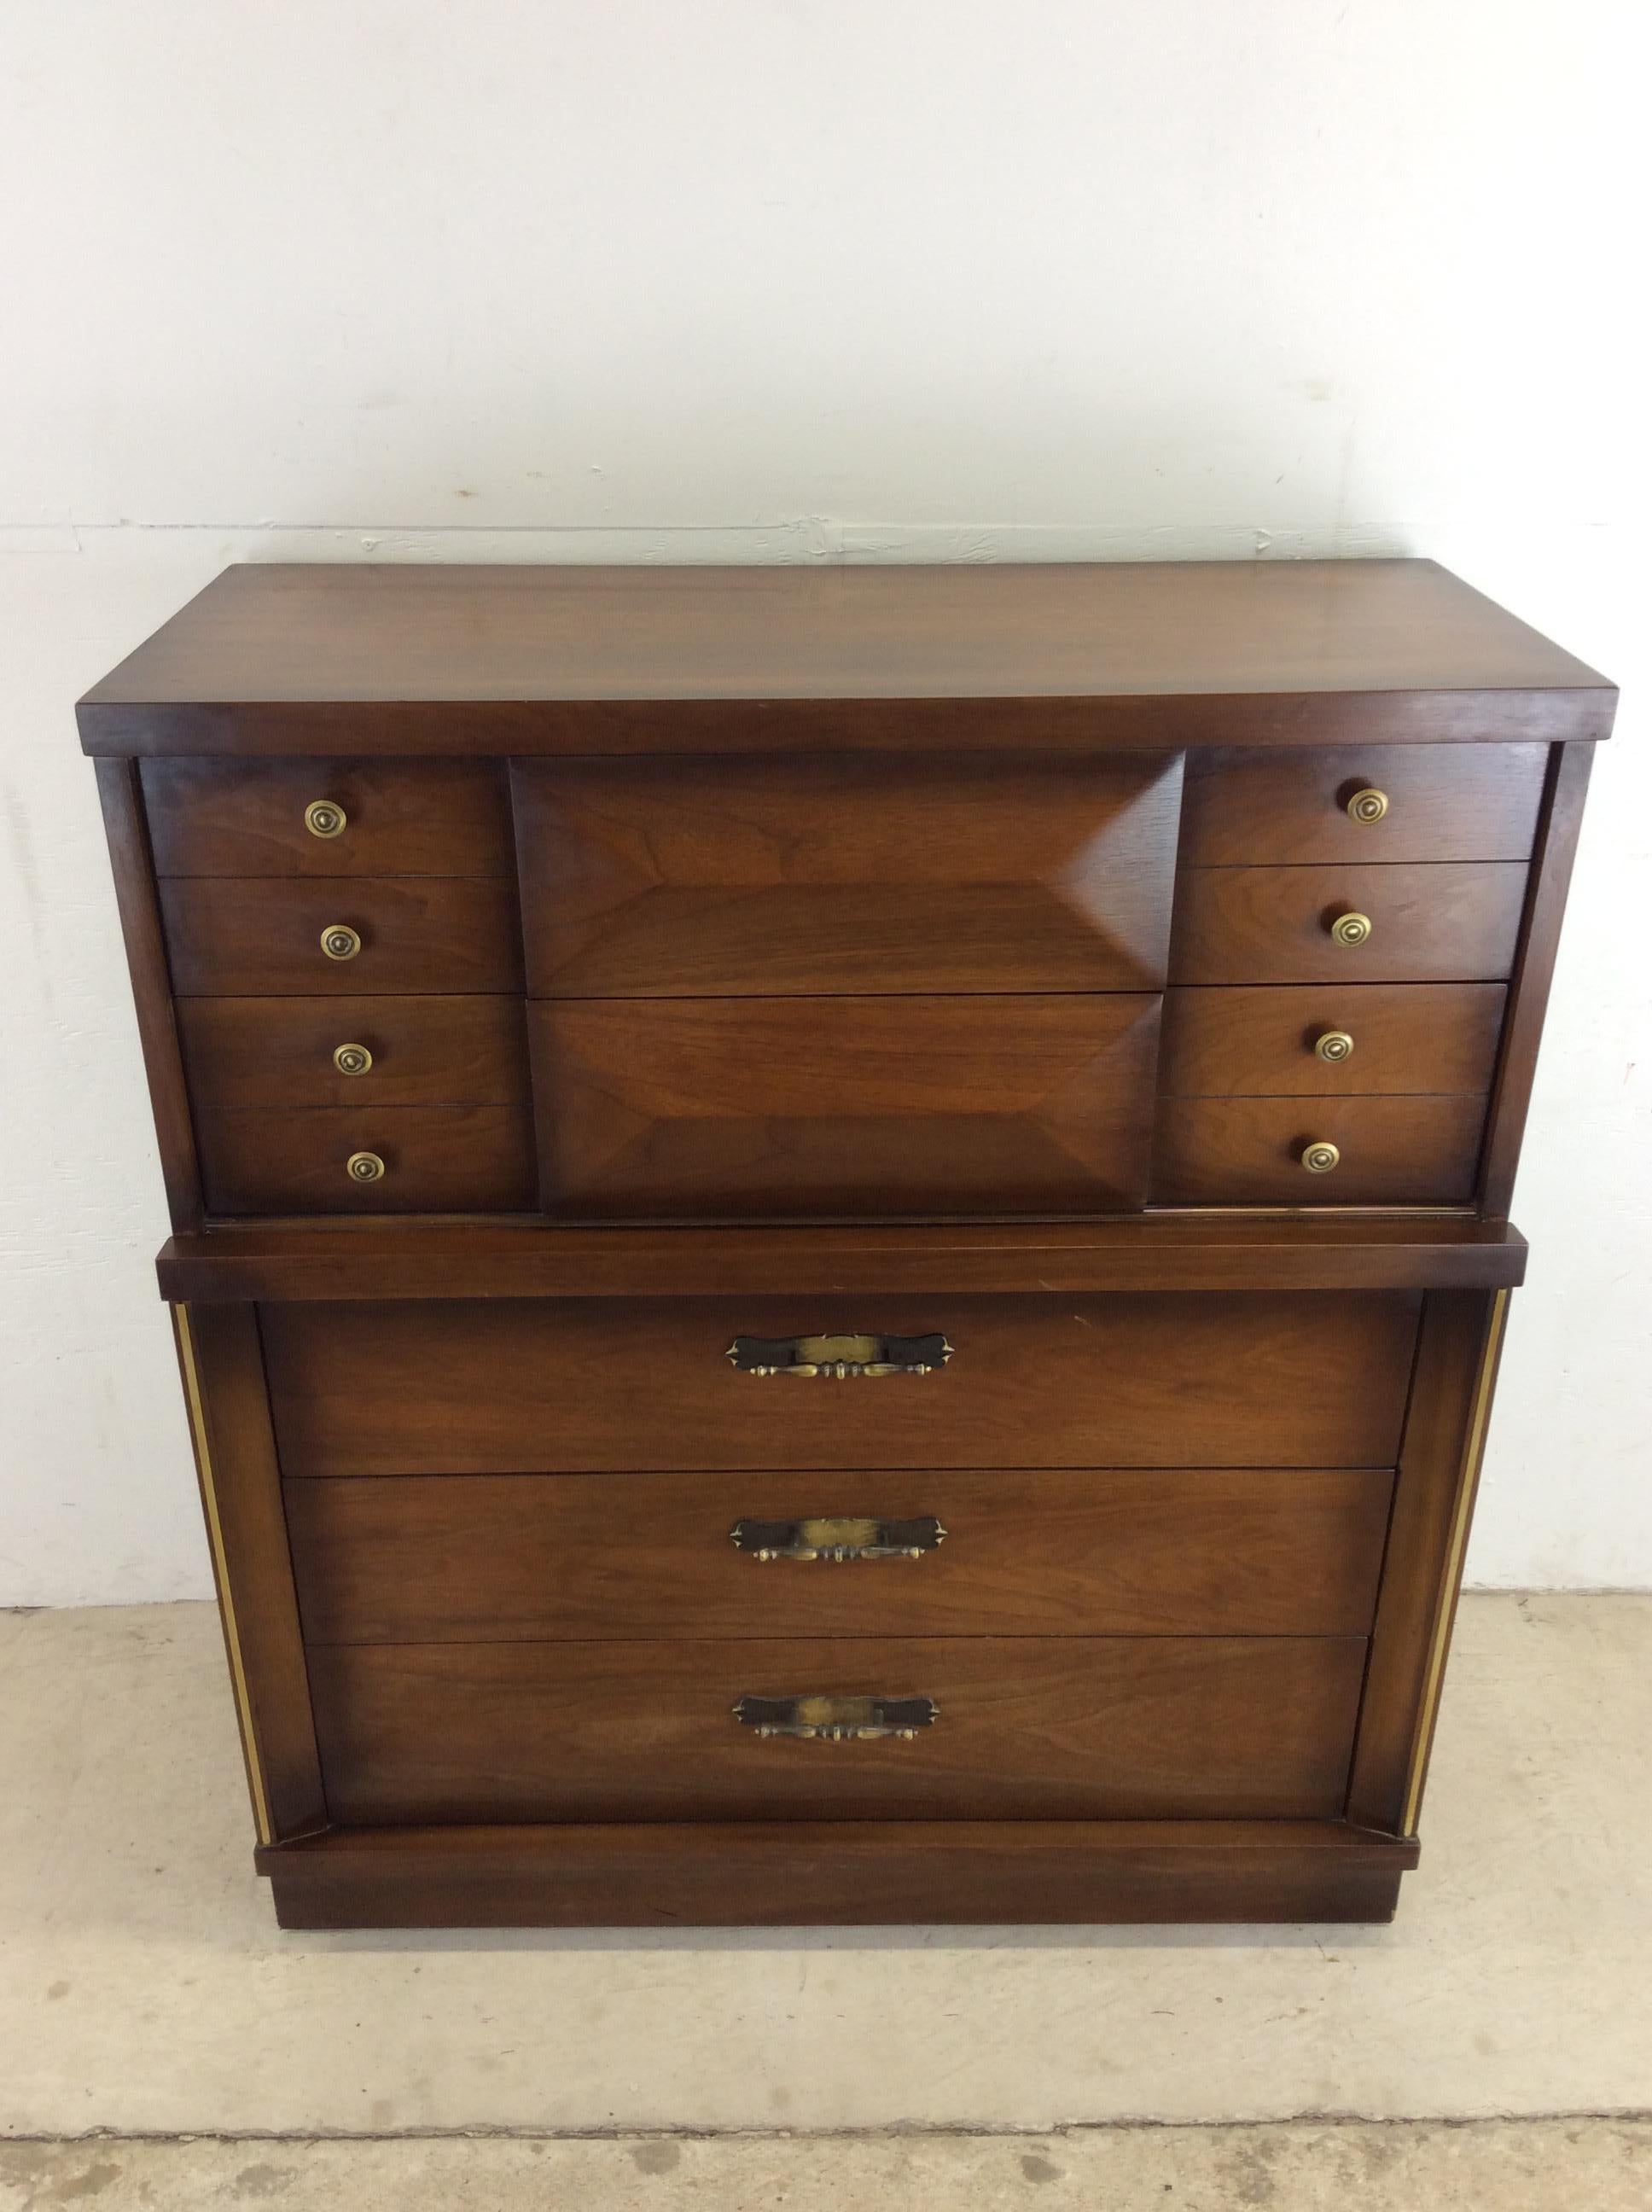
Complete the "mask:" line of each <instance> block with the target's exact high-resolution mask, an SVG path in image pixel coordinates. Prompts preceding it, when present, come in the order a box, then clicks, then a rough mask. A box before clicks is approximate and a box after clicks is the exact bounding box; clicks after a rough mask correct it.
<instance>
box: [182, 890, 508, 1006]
mask: <svg viewBox="0 0 1652 2212" xmlns="http://www.w3.org/2000/svg"><path fill="white" fill-rule="evenodd" d="M160 889H161V916H162V920H163V921H164V923H165V926H166V933H167V959H168V961H169V962H170V963H171V966H172V980H173V990H174V991H175V992H176V993H177V994H178V995H179V998H212V997H224V998H240V997H252V998H262V997H265V996H283V995H288V994H302V995H305V996H309V995H310V994H323V993H325V994H326V995H327V996H329V997H340V998H343V997H346V996H349V997H352V998H354V997H359V996H361V995H363V994H371V995H374V996H377V995H379V994H396V995H398V996H399V995H400V994H402V993H404V992H410V993H419V992H446V991H454V992H467V991H519V990H520V989H521V987H522V959H521V939H520V935H519V931H518V928H517V921H516V895H515V886H514V885H513V884H510V883H507V882H505V881H503V880H495V879H489V878H485V877H477V876H470V877H455V878H440V877H434V876H433V877H425V878H419V877H416V876H401V877H390V876H384V877H373V878H367V877H363V878H353V879H352V880H350V881H349V882H347V883H337V884H328V883H309V882H305V881H302V880H298V881H290V882H284V883H283V882H281V881H278V880H274V879H271V880H269V881H266V882H264V883H260V884H256V885H254V884H246V883H241V882H237V881H235V880H234V879H233V878H225V877H195V878H187V877H173V878H170V879H169V880H167V881H166V882H163V883H162V884H161V887H160ZM324 939H325V945H324V942H323V940H324Z"/></svg>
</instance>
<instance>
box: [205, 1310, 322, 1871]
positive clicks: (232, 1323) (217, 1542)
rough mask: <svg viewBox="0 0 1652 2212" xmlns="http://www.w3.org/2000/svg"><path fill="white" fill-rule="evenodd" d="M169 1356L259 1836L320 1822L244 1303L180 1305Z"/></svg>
mask: <svg viewBox="0 0 1652 2212" xmlns="http://www.w3.org/2000/svg"><path fill="white" fill-rule="evenodd" d="M176 1328H177V1336H178V1360H179V1370H180V1373H181V1376H182V1380H183V1384H184V1397H185V1405H186V1407H187V1408H188V1412H189V1418H190V1429H191V1437H192V1438H193V1442H194V1445H195V1463H196V1472H197V1476H198V1478H199V1481H200V1486H201V1503H202V1507H203V1512H204V1515H205V1518H206V1524H207V1537H208V1542H209V1547H210V1552H211V1555H212V1571H213V1577H214V1580H215V1582H216V1587H217V1591H218V1606H219V1611H220V1613H221V1615H222V1620H223V1630H224V1644H225V1649H226V1652H227V1654H228V1660H229V1670H230V1676H231V1680H232V1683H233V1686H234V1693H235V1704H236V1711H237V1717H238V1718H239V1719H240V1727H241V1748H242V1751H243V1753H244V1754H245V1756H246V1775H247V1784H248V1787H249V1789H250V1790H251V1792H252V1809H253V1818H254V1821H255V1824H256V1826H257V1827H258V1837H259V1840H260V1842H263V1843H270V1842H276V1841H279V1840H281V1839H282V1838H286V1837H289V1836H301V1835H305V1834H307V1833H309V1832H311V1831H312V1830H314V1829H317V1828H319V1827H323V1826H325V1825H326V1822H327V1818H328V1812H327V1805H326V1801H325V1797H324V1796H323V1794H322V1787H321V1770H320V1766H319V1762H318V1759H317V1753H316V1742H315V1728H314V1723H313V1720H312V1718H311V1714H310V1692H309V1682H308V1677H307V1673H306V1669H305V1662H304V1650H303V1645H302V1644H301V1639H300V1634H299V1625H298V1607H297V1604H296V1602H295V1597H294V1592H293V1573H292V1563H291V1559H290V1558H289V1556H288V1549H287V1528H286V1522H285V1518H284V1516H283V1514H282V1498H281V1478H280V1475H279V1474H278V1472H277V1469H276V1448H275V1439H274V1437H273V1436H272V1435H271V1433H270V1407H269V1401H268V1398H267V1397H266V1395H265V1392H264V1365H263V1360H262V1358H261V1355H260V1352H259V1349H258V1322H257V1318H256V1316H255V1314H254V1311H253V1309H252V1307H251V1306H206V1307H203V1308H202V1309H201V1310H200V1311H199V1312H191V1311H190V1310H188V1309H187V1308H185V1309H181V1310H179V1313H178V1315H177V1316H176Z"/></svg>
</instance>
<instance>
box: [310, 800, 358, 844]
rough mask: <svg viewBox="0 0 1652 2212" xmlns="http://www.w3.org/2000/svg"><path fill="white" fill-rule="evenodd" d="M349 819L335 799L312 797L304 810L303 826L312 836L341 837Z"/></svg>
mask: <svg viewBox="0 0 1652 2212" xmlns="http://www.w3.org/2000/svg"><path fill="white" fill-rule="evenodd" d="M348 821H349V815H348V814H346V813H345V811H344V810H343V807H342V806H341V805H339V804H338V802H337V799H312V800H311V801H310V803H309V805H307V807H306V808H305V810H304V827H305V828H306V829H307V830H308V831H309V833H310V835H311V836H312V837H342V836H343V834H344V824H345V823H347V822H348Z"/></svg>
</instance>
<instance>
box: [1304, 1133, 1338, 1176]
mask: <svg viewBox="0 0 1652 2212" xmlns="http://www.w3.org/2000/svg"><path fill="white" fill-rule="evenodd" d="M1340 1158H1342V1154H1341V1153H1340V1152H1339V1151H1338V1150H1337V1147H1336V1146H1334V1145H1333V1144H1332V1143H1331V1142H1330V1140H1329V1139H1328V1138H1320V1139H1316V1140H1315V1142H1314V1143H1313V1144H1311V1145H1305V1146H1303V1155H1302V1164H1303V1166H1304V1167H1305V1168H1306V1169H1307V1170H1308V1172H1309V1175H1329V1174H1330V1172H1331V1170H1332V1169H1333V1167H1335V1165H1336V1164H1337V1162H1338V1161H1339V1159H1340Z"/></svg>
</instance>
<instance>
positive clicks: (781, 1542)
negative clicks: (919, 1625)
mask: <svg viewBox="0 0 1652 2212" xmlns="http://www.w3.org/2000/svg"><path fill="white" fill-rule="evenodd" d="M728 1534H729V1541H730V1542H731V1543H732V1545H733V1547H734V1548H735V1550H736V1551H737V1552H749V1553H750V1555H751V1557H752V1558H753V1559H830V1560H833V1561H835V1562H841V1561H842V1560H845V1559H922V1557H923V1555H924V1553H926V1552H932V1551H933V1550H934V1549H935V1547H936V1546H937V1545H938V1544H942V1543H944V1542H945V1541H946V1531H945V1529H944V1528H942V1526H941V1524H940V1522H938V1520H937V1519H936V1518H935V1516H934V1515H933V1514H932V1513H924V1514H920V1516H918V1518H917V1519H916V1520H914V1521H871V1520H864V1519H860V1518H859V1517H857V1516H853V1515H840V1516H838V1517H837V1518H835V1519H819V1520H813V1521H744V1520H742V1521H737V1522H735V1524H734V1526H733V1527H732V1528H731V1529H730V1530H729V1532H728Z"/></svg>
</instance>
